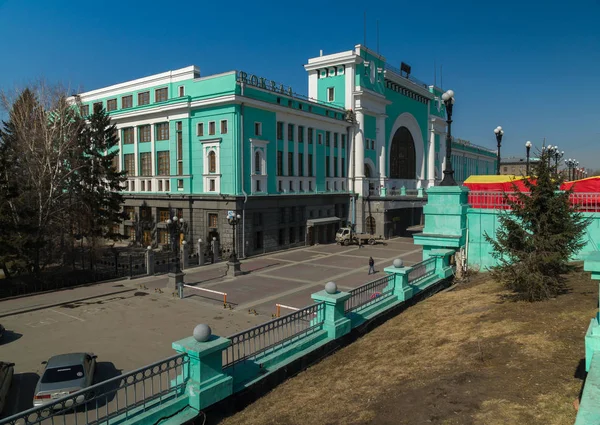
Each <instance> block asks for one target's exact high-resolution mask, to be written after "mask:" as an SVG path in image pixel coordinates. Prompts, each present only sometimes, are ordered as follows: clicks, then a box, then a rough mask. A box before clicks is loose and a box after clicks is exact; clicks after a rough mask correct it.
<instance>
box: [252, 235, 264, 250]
mask: <svg viewBox="0 0 600 425" xmlns="http://www.w3.org/2000/svg"><path fill="white" fill-rule="evenodd" d="M262 247H263V232H256V233H255V235H254V249H262Z"/></svg>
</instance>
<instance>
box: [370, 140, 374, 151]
mask: <svg viewBox="0 0 600 425" xmlns="http://www.w3.org/2000/svg"><path fill="white" fill-rule="evenodd" d="M371 150H373V151H374V150H375V140H371Z"/></svg>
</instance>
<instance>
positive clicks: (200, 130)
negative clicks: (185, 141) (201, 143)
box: [196, 122, 204, 136]
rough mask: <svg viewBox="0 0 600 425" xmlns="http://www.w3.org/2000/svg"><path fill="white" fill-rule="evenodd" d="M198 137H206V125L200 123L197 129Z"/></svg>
mask: <svg viewBox="0 0 600 425" xmlns="http://www.w3.org/2000/svg"><path fill="white" fill-rule="evenodd" d="M196 135H198V136H204V123H203V122H199V123H198V126H197V127H196Z"/></svg>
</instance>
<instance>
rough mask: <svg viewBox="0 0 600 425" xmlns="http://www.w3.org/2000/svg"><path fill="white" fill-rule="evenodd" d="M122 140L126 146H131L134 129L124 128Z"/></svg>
mask: <svg viewBox="0 0 600 425" xmlns="http://www.w3.org/2000/svg"><path fill="white" fill-rule="evenodd" d="M121 139H122V140H123V144H124V145H131V144H132V143H133V127H128V128H124V129H123V130H122V137H121Z"/></svg>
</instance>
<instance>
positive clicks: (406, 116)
mask: <svg viewBox="0 0 600 425" xmlns="http://www.w3.org/2000/svg"><path fill="white" fill-rule="evenodd" d="M400 127H406V129H407V130H408V131H409V132H410V135H411V136H412V139H413V143H414V146H415V168H416V169H415V172H416V176H415V177H413V178H414V179H418V180H423V179H424V178H425V152H424V151H425V149H424V146H425V145H424V142H423V132H422V130H421V127H420V126H419V123H418V122H417V119H416V118H415V117H414V116H413V115H412V114H411V113H409V112H404V113H402V114H400V115H399V116H398V118H396V121H394V125H393V126H392V131H390V136H389V140H388V144H387V164H386V166H387V174H388V176H389V173H390V158H391V153H392V141H393V140H394V135H395V134H396V132H397V131H398V130H399V129H400Z"/></svg>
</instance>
